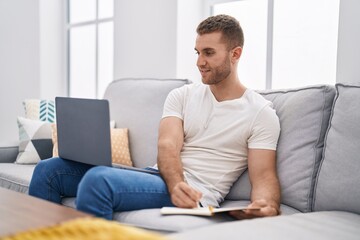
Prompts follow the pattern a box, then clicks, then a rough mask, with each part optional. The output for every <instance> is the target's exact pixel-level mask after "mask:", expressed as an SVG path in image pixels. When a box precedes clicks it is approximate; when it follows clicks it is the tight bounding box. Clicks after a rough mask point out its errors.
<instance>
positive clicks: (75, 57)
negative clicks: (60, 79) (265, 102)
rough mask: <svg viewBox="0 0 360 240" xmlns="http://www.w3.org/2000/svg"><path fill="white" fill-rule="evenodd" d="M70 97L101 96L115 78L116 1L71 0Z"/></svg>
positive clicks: (69, 28) (69, 1)
mask: <svg viewBox="0 0 360 240" xmlns="http://www.w3.org/2000/svg"><path fill="white" fill-rule="evenodd" d="M67 27H68V82H69V89H68V91H69V96H71V97H83V98H101V97H102V96H103V94H104V91H105V88H106V86H107V85H108V84H109V83H110V82H111V81H112V80H113V68H114V66H113V65H114V63H113V62H114V60H113V52H114V1H113V0H68V25H67Z"/></svg>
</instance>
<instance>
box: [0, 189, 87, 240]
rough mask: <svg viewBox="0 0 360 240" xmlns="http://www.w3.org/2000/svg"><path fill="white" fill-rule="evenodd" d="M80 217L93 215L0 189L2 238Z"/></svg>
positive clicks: (0, 228)
mask: <svg viewBox="0 0 360 240" xmlns="http://www.w3.org/2000/svg"><path fill="white" fill-rule="evenodd" d="M79 217H91V215H89V214H86V213H83V212H79V211H77V210H75V209H72V208H69V207H65V206H62V205H58V204H55V203H51V202H48V201H45V200H42V199H39V198H35V197H32V196H29V195H27V194H25V193H18V192H15V191H11V190H8V189H5V188H2V187H0V237H1V236H5V235H9V234H14V233H17V232H19V231H24V230H28V229H32V228H39V227H45V226H51V225H55V224H58V223H61V222H64V221H67V220H70V219H75V218H79Z"/></svg>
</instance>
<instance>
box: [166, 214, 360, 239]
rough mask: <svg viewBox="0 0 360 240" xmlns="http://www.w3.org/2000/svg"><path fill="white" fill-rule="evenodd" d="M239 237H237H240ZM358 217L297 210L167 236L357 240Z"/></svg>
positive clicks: (355, 215) (178, 237) (187, 237)
mask: <svg viewBox="0 0 360 240" xmlns="http://www.w3.org/2000/svg"><path fill="white" fill-rule="evenodd" d="M239 236H240V237H239ZM359 236H360V216H359V215H358V214H354V213H347V212H335V211H334V212H312V213H298V214H294V215H291V216H278V217H268V218H261V219H253V220H241V221H234V222H230V223H220V224H217V225H213V226H208V227H203V228H197V229H194V230H190V231H186V232H183V233H177V234H171V235H170V236H169V237H170V239H173V240H176V239H179V240H188V239H189V240H193V239H206V240H212V239H214V240H218V239H237V238H239V239H267V240H282V239H286V240H287V239H293V240H297V239H299V240H300V239H301V240H302V239H316V240H328V239H346V240H358V239H359Z"/></svg>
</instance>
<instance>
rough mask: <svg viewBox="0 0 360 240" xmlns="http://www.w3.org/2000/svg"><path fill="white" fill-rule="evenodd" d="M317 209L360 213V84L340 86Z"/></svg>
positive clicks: (317, 195)
mask: <svg viewBox="0 0 360 240" xmlns="http://www.w3.org/2000/svg"><path fill="white" fill-rule="evenodd" d="M336 90H337V95H336V98H335V102H334V105H333V112H332V115H331V120H330V126H329V129H328V132H327V135H326V140H325V149H324V157H323V159H322V161H321V165H320V168H319V175H318V179H317V184H316V189H315V198H314V209H315V210H316V211H321V210H343V211H349V212H355V213H358V214H360V200H359V199H360V187H359V183H360V157H359V153H360V141H359V140H360V111H359V109H360V85H356V86H354V85H347V84H337V85H336Z"/></svg>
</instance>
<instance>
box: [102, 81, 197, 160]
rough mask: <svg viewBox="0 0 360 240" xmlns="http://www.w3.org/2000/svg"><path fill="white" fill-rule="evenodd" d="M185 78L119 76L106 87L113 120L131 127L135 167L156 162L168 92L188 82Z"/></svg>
mask: <svg viewBox="0 0 360 240" xmlns="http://www.w3.org/2000/svg"><path fill="white" fill-rule="evenodd" d="M189 82H190V81H188V80H182V79H120V80H116V81H113V82H112V83H110V84H109V86H108V87H107V89H106V91H105V94H104V98H105V99H108V100H109V105H110V115H111V117H110V118H111V119H113V120H115V121H116V127H117V128H128V129H129V144H130V155H131V158H132V161H133V163H134V165H135V166H136V167H147V166H152V165H154V164H155V163H156V157H157V151H156V149H157V138H158V129H159V123H160V119H161V115H162V111H163V105H164V102H165V99H166V97H167V95H168V93H169V92H170V91H171V90H172V89H174V88H178V87H181V86H183V85H184V84H187V83H189Z"/></svg>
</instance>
